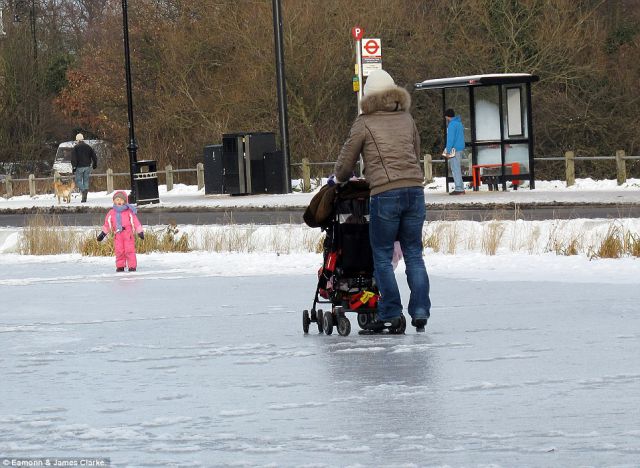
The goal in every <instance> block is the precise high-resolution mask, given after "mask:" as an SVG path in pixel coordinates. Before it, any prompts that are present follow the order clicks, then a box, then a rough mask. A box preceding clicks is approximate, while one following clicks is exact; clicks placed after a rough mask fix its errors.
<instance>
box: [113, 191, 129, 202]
mask: <svg viewBox="0 0 640 468" xmlns="http://www.w3.org/2000/svg"><path fill="white" fill-rule="evenodd" d="M116 198H121V199H122V200H123V201H124V202H125V203H127V202H128V201H129V197H128V196H127V192H125V191H124V190H118V191H117V192H116V193H114V194H113V201H116Z"/></svg>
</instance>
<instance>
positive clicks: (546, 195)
mask: <svg viewBox="0 0 640 468" xmlns="http://www.w3.org/2000/svg"><path fill="white" fill-rule="evenodd" d="M116 189H117V187H116ZM313 194H314V193H300V192H297V193H290V194H282V195H275V194H274V195H246V196H230V195H205V194H204V189H202V190H198V188H197V187H196V186H195V185H180V184H176V185H174V188H173V190H171V191H169V192H167V189H166V186H165V185H160V186H159V195H160V203H159V204H157V205H153V206H160V207H167V208H176V207H209V208H230V207H251V208H256V207H258V208H259V207H265V206H270V207H298V208H304V207H306V206H307V205H308V204H309V201H310V200H311V198H312V197H313ZM425 194H426V197H427V203H428V204H445V203H448V204H453V205H460V204H494V203H497V204H505V203H614V204H625V203H640V179H628V180H627V182H626V183H625V184H623V185H621V186H618V185H617V184H616V181H615V180H599V181H595V180H592V179H577V180H576V184H575V185H574V186H571V187H566V186H565V183H564V182H562V181H536V188H535V190H529V189H528V188H521V189H520V190H517V191H514V190H509V191H507V192H489V191H487V190H486V187H485V186H483V187H482V190H480V191H478V192H472V191H467V194H466V195H465V196H463V197H450V196H448V195H447V194H446V192H445V183H444V178H436V180H435V181H434V183H432V184H429V185H427V186H426V187H425ZM111 195H112V194H107V193H106V192H91V193H89V196H88V201H87V203H83V204H82V205H81V204H80V195H79V194H78V193H76V194H74V196H73V199H72V202H71V205H69V206H72V207H77V206H86V207H95V206H101V207H107V206H111V204H112V201H111ZM55 206H59V205H58V203H57V200H56V199H55V197H54V195H53V193H51V194H46V195H44V194H43V195H36V196H35V197H30V196H28V195H20V196H15V197H12V198H10V199H6V198H0V210H3V209H20V208H25V207H55ZM141 209H146V208H145V207H141Z"/></svg>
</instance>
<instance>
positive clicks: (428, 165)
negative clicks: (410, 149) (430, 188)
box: [424, 154, 433, 185]
mask: <svg viewBox="0 0 640 468" xmlns="http://www.w3.org/2000/svg"><path fill="white" fill-rule="evenodd" d="M431 182H433V158H432V157H431V155H430V154H425V155H424V183H425V185H426V184H430V183H431Z"/></svg>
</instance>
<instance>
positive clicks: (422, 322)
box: [411, 317, 428, 333]
mask: <svg viewBox="0 0 640 468" xmlns="http://www.w3.org/2000/svg"><path fill="white" fill-rule="evenodd" d="M427 320H428V318H427V317H425V318H418V319H411V325H413V326H414V327H416V332H417V333H424V327H426V326H427Z"/></svg>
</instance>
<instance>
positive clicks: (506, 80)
mask: <svg viewBox="0 0 640 468" xmlns="http://www.w3.org/2000/svg"><path fill="white" fill-rule="evenodd" d="M538 80H539V78H538V76H537V75H531V74H529V73H494V74H488V75H469V76H454V77H450V78H437V79H434V80H425V81H421V82H420V83H416V84H414V85H413V88H414V89H415V90H421V89H442V88H463V87H471V86H484V85H499V84H517V83H533V82H535V81H538Z"/></svg>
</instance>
